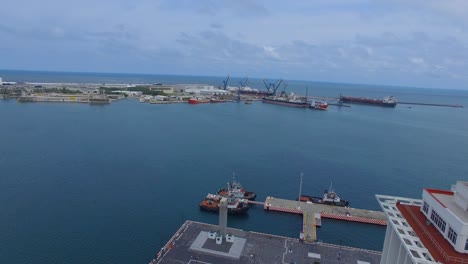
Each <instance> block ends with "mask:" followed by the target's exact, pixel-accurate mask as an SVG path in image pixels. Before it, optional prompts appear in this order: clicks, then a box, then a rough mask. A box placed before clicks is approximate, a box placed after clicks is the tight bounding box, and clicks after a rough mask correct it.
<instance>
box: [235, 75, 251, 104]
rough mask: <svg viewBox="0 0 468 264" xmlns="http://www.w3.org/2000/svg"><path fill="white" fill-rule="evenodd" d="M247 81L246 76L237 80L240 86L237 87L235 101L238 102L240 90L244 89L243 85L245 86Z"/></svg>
mask: <svg viewBox="0 0 468 264" xmlns="http://www.w3.org/2000/svg"><path fill="white" fill-rule="evenodd" d="M248 81H249V78H248V77H245V78H244V79H242V80H240V81H239V84H240V86H239V89H237V102H240V94H241V90H242V89H244V87H246V86H247V82H248Z"/></svg>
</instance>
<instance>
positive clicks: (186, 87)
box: [176, 84, 229, 95]
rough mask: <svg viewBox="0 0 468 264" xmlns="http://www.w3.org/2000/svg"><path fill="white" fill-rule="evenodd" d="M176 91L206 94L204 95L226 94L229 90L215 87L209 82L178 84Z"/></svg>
mask: <svg viewBox="0 0 468 264" xmlns="http://www.w3.org/2000/svg"><path fill="white" fill-rule="evenodd" d="M176 91H177V92H179V93H189V94H204V95H224V94H229V91H225V90H221V89H217V88H215V87H214V86H213V85H208V84H177V85H176Z"/></svg>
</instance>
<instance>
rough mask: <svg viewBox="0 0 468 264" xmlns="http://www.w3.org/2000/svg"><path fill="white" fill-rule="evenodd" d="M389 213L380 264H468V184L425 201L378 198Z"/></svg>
mask: <svg viewBox="0 0 468 264" xmlns="http://www.w3.org/2000/svg"><path fill="white" fill-rule="evenodd" d="M376 197H377V200H378V201H379V203H380V206H381V207H382V209H383V210H384V212H385V213H386V214H387V217H388V225H387V232H386V235H385V242H384V248H383V252H382V259H381V262H380V263H381V264H390V263H391V264H395V263H413V264H422V263H428V264H429V263H445V264H455V263H457V264H463V263H465V264H467V263H468V182H463V181H459V182H457V183H456V185H454V186H452V190H451V191H447V190H436V189H424V190H423V193H422V200H418V199H409V198H402V197H394V196H385V195H376Z"/></svg>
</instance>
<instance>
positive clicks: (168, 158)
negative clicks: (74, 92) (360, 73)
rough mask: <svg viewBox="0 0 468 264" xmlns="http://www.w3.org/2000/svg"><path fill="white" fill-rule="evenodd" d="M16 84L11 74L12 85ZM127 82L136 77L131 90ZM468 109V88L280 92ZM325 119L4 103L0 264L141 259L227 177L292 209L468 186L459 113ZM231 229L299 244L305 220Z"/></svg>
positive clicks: (256, 218) (248, 219) (232, 109)
mask: <svg viewBox="0 0 468 264" xmlns="http://www.w3.org/2000/svg"><path fill="white" fill-rule="evenodd" d="M14 74H16V75H14ZM14 74H12V72H11V71H0V76H2V77H3V78H4V80H6V81H38V82H50V81H59V82H71V81H72V80H75V81H76V82H86V81H88V82H112V80H114V81H113V82H124V83H136V82H139V81H136V80H144V81H143V82H164V83H169V81H167V80H169V79H173V83H177V82H180V83H185V82H203V83H212V84H217V83H221V79H222V78H211V77H190V76H185V77H184V76H183V77H180V76H140V75H118V74H115V75H112V74H111V75H112V76H110V77H109V79H107V80H105V81H99V80H103V79H102V78H103V76H101V75H100V74H75V73H41V72H15V73H14ZM133 80H135V81H133ZM306 86H308V87H309V94H313V95H321V96H337V95H338V94H339V93H343V94H349V95H358V96H369V97H382V96H385V95H394V96H396V97H397V98H398V99H399V100H401V101H419V102H440V103H456V104H463V105H465V106H468V92H467V91H455V90H443V89H440V90H437V89H417V88H404V87H381V86H369V85H367V86H359V85H349V84H332V83H313V82H300V81H289V86H288V90H289V89H291V90H294V91H297V92H301V90H303V88H304V87H306ZM330 108H331V109H330V110H329V111H327V112H318V111H312V110H308V109H292V108H287V107H281V106H275V105H265V104H262V103H254V104H252V105H245V104H236V103H227V104H206V105H195V106H193V105H185V104H177V105H150V104H141V103H139V102H138V101H137V100H124V101H119V102H116V103H113V104H111V105H106V106H91V105H84V104H53V103H50V104H49V103H31V104H20V103H17V102H16V101H14V100H0V122H1V123H0V142H1V143H0V169H1V171H0V209H1V216H2V217H1V218H0V263H147V262H148V261H149V260H150V259H151V258H152V257H153V256H154V254H155V253H156V252H157V251H158V250H159V248H160V247H161V246H162V245H163V244H164V243H165V242H166V241H167V240H168V239H169V238H170V237H171V236H172V234H173V233H174V232H175V230H177V228H178V227H179V226H180V225H181V224H182V223H183V222H184V221H185V220H186V219H191V220H196V221H202V222H208V223H217V215H216V214H210V213H206V212H202V211H200V210H199V208H198V204H199V202H200V200H201V199H203V198H204V196H205V195H206V194H207V193H208V192H214V191H216V190H217V189H218V188H220V187H223V186H224V185H225V183H226V182H227V181H229V180H230V179H231V175H232V173H233V172H235V173H236V175H237V178H238V179H239V180H240V181H241V182H242V183H243V185H244V186H245V187H246V188H247V189H249V190H253V191H255V192H257V194H258V200H264V198H265V197H266V196H274V197H281V198H290V199H293V198H295V197H296V196H297V194H298V188H299V174H300V173H301V172H303V173H304V182H303V191H304V193H309V194H314V195H319V194H321V193H322V192H323V190H324V189H326V188H327V187H328V186H329V184H330V181H333V183H334V187H335V189H336V191H337V192H338V193H339V195H340V196H341V197H343V198H345V199H348V200H350V202H351V205H352V206H353V207H358V208H368V209H379V207H378V204H377V202H376V200H375V196H374V195H375V194H389V195H397V196H404V197H414V198H419V197H420V196H421V193H422V188H424V187H433V188H443V189H447V188H450V185H451V184H453V183H454V182H455V181H456V180H468V179H467V178H468V177H467V175H468V166H467V165H466V164H468V148H467V147H468V133H467V132H468V111H467V109H466V108H463V109H454V108H439V107H424V106H414V107H412V108H407V107H406V106H403V105H399V106H397V107H396V108H395V109H387V108H380V107H372V106H356V105H353V106H352V107H351V108H336V107H332V106H331V107H330ZM228 221H229V226H232V227H236V228H241V229H244V230H254V231H258V232H266V233H273V234H278V235H285V236H291V237H298V235H299V232H300V230H301V223H302V218H301V217H300V216H296V215H287V214H282V213H275V212H265V211H264V210H263V209H262V208H252V209H251V210H250V211H249V213H248V215H247V216H245V217H230V218H229V220H228ZM322 224H323V227H322V228H321V229H319V231H318V237H319V239H320V240H322V241H325V242H330V243H336V244H343V245H349V246H357V247H363V248H368V249H374V250H381V248H382V245H383V239H384V233H385V228H383V227H378V226H371V225H365V224H355V223H345V222H340V221H333V220H323V223H322Z"/></svg>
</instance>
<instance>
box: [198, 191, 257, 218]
mask: <svg viewBox="0 0 468 264" xmlns="http://www.w3.org/2000/svg"><path fill="white" fill-rule="evenodd" d="M221 198H223V197H222V196H221V195H217V194H210V193H209V194H208V195H207V196H206V198H205V199H204V200H203V201H201V203H200V209H202V210H205V211H209V212H219V203H220V201H221ZM227 198H228V199H227V200H228V205H227V209H228V214H245V213H247V211H248V210H249V204H248V202H247V200H246V199H240V198H235V197H232V196H231V197H227Z"/></svg>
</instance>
